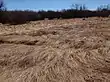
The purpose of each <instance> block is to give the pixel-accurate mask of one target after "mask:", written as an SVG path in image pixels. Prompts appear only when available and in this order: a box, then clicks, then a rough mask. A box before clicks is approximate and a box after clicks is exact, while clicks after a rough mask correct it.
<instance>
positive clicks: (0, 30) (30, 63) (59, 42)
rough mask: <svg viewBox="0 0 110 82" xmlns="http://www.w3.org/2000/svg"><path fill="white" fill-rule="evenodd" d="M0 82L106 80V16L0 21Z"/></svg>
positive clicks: (109, 54) (109, 31) (109, 55)
mask: <svg viewBox="0 0 110 82" xmlns="http://www.w3.org/2000/svg"><path fill="white" fill-rule="evenodd" d="M0 82H110V18H101V17H100V18H98V17H93V18H82V19H81V18H77V19H65V20H64V19H59V20H57V19H54V20H43V21H34V22H29V23H27V24H22V25H8V24H5V25H3V24H0Z"/></svg>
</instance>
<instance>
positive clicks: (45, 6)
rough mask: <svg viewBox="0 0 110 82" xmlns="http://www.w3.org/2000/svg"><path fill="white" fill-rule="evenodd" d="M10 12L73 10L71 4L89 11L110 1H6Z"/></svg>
mask: <svg viewBox="0 0 110 82" xmlns="http://www.w3.org/2000/svg"><path fill="white" fill-rule="evenodd" d="M4 1H5V5H6V7H7V9H9V10H15V9H17V10H27V9H29V10H61V9H67V8H71V4H85V5H86V6H87V7H88V8H89V9H96V8H97V6H99V5H104V4H110V0H4Z"/></svg>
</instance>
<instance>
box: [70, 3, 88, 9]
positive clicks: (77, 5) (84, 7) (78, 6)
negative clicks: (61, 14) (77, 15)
mask: <svg viewBox="0 0 110 82" xmlns="http://www.w3.org/2000/svg"><path fill="white" fill-rule="evenodd" d="M71 8H72V9H75V10H87V7H86V5H85V4H72V5H71Z"/></svg>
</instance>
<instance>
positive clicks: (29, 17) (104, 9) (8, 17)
mask: <svg viewBox="0 0 110 82" xmlns="http://www.w3.org/2000/svg"><path fill="white" fill-rule="evenodd" d="M109 15H110V5H101V6H99V7H98V8H97V10H94V11H91V10H89V9H88V8H87V7H86V5H83V4H73V5H72V6H71V8H70V9H63V10H61V11H52V10H48V11H44V10H40V11H37V12H35V11H30V10H25V11H20V10H19V11H17V10H14V11H8V10H6V8H5V6H4V4H3V2H1V3H0V23H3V24H6V23H8V24H24V23H27V22H29V21H37V20H44V19H45V18H48V19H49V20H51V19H54V18H57V19H60V18H61V19H69V18H84V17H108V16H109Z"/></svg>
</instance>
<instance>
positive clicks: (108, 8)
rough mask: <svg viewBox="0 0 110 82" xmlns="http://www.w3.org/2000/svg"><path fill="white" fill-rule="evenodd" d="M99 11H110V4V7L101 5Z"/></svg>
mask: <svg viewBox="0 0 110 82" xmlns="http://www.w3.org/2000/svg"><path fill="white" fill-rule="evenodd" d="M97 10H98V11H103V10H110V4H108V5H101V6H99V7H98V8H97Z"/></svg>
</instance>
